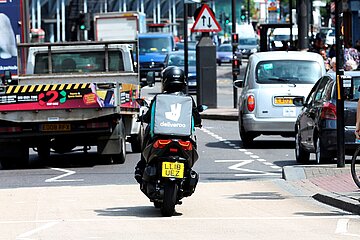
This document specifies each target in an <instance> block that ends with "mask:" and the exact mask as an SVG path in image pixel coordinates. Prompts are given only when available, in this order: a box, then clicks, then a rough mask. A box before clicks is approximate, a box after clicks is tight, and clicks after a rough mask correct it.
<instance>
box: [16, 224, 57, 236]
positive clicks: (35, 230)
mask: <svg viewBox="0 0 360 240" xmlns="http://www.w3.org/2000/svg"><path fill="white" fill-rule="evenodd" d="M58 223H59V222H50V223H47V224H45V225H43V226H41V227H38V228H35V229H34V230H31V231H28V232H26V233H23V234H20V235H19V236H18V237H16V239H18V240H32V238H28V237H30V236H31V235H33V234H35V233H37V232H40V231H42V230H44V229H46V228H50V227H52V226H54V225H56V224H58Z"/></svg>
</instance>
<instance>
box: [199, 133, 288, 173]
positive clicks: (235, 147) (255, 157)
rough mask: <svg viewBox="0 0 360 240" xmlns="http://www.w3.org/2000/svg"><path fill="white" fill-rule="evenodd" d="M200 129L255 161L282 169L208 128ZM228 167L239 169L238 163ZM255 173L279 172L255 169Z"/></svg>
mask: <svg viewBox="0 0 360 240" xmlns="http://www.w3.org/2000/svg"><path fill="white" fill-rule="evenodd" d="M200 130H201V131H203V132H204V133H207V134H209V135H210V136H212V137H213V138H215V139H217V140H219V141H220V142H222V143H224V144H226V145H228V146H230V147H232V148H234V149H238V150H239V151H240V152H242V153H244V154H246V155H248V156H249V157H251V158H254V159H256V160H257V161H259V162H261V163H263V164H264V165H267V166H269V167H271V168H272V169H276V170H281V169H282V168H281V167H279V166H277V165H275V164H273V163H271V162H267V161H266V160H265V159H262V158H260V157H259V156H257V155H255V154H254V153H252V152H249V151H248V150H246V149H242V148H240V147H238V146H236V145H235V144H233V143H231V142H230V141H229V140H227V139H224V138H222V137H220V136H219V135H217V134H216V133H213V132H211V131H209V130H208V129H206V128H201V129H200ZM215 162H217V161H215ZM246 164H247V163H246ZM234 166H235V167H234ZM240 166H242V165H240ZM229 168H230V169H233V168H235V169H233V170H240V168H239V164H235V165H233V166H230V167H229ZM243 170H244V169H242V170H240V171H243ZM248 170H250V169H246V171H248ZM251 171H253V170H251ZM251 171H248V172H251ZM254 171H255V170H254ZM256 173H257V174H256V175H257V176H259V174H261V175H279V173H269V172H263V171H256ZM245 175H246V174H241V175H239V176H245ZM251 175H254V174H251Z"/></svg>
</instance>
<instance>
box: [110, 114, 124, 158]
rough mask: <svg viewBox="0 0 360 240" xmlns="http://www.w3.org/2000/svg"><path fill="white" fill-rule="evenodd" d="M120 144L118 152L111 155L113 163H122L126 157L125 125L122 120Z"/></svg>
mask: <svg viewBox="0 0 360 240" xmlns="http://www.w3.org/2000/svg"><path fill="white" fill-rule="evenodd" d="M120 145H121V152H120V153H119V154H114V155H111V158H112V161H113V163H119V164H123V163H124V162H125V159H126V135H125V126H124V123H123V122H122V121H120Z"/></svg>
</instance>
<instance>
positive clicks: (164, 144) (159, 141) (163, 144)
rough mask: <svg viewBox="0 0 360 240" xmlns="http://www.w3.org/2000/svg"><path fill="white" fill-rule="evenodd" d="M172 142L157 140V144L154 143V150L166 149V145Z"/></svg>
mask: <svg viewBox="0 0 360 240" xmlns="http://www.w3.org/2000/svg"><path fill="white" fill-rule="evenodd" d="M171 142H172V141H171V140H160V139H159V140H156V142H154V144H153V147H154V148H160V149H161V148H164V147H165V146H166V145H168V144H169V143H171Z"/></svg>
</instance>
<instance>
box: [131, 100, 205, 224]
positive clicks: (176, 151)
mask: <svg viewBox="0 0 360 240" xmlns="http://www.w3.org/2000/svg"><path fill="white" fill-rule="evenodd" d="M137 102H138V103H139V105H140V106H143V107H144V106H145V107H147V108H148V107H149V106H148V104H147V103H146V101H145V100H143V99H137ZM197 108H198V111H199V112H202V111H204V110H205V109H206V108H207V107H206V106H205V105H199V106H198V107H197ZM142 124H143V122H142ZM146 131H148V129H147V130H146ZM142 154H143V157H144V158H145V160H146V166H145V169H144V171H143V176H142V182H141V186H140V189H141V191H142V192H143V193H144V194H145V195H146V196H147V197H148V198H149V199H150V201H151V202H153V203H154V206H155V207H156V208H160V211H161V214H162V215H163V216H166V217H169V216H172V215H173V214H174V213H175V206H176V205H177V204H182V201H181V199H182V198H184V197H189V196H191V195H192V194H193V193H194V192H195V188H196V185H197V183H198V180H199V174H198V173H197V172H195V171H194V170H193V169H192V167H193V166H194V164H195V162H196V161H197V160H198V158H199V156H198V152H197V147H196V136H195V134H192V135H191V136H153V137H152V139H151V140H150V141H149V142H148V143H145V146H144V148H143V151H142Z"/></svg>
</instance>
